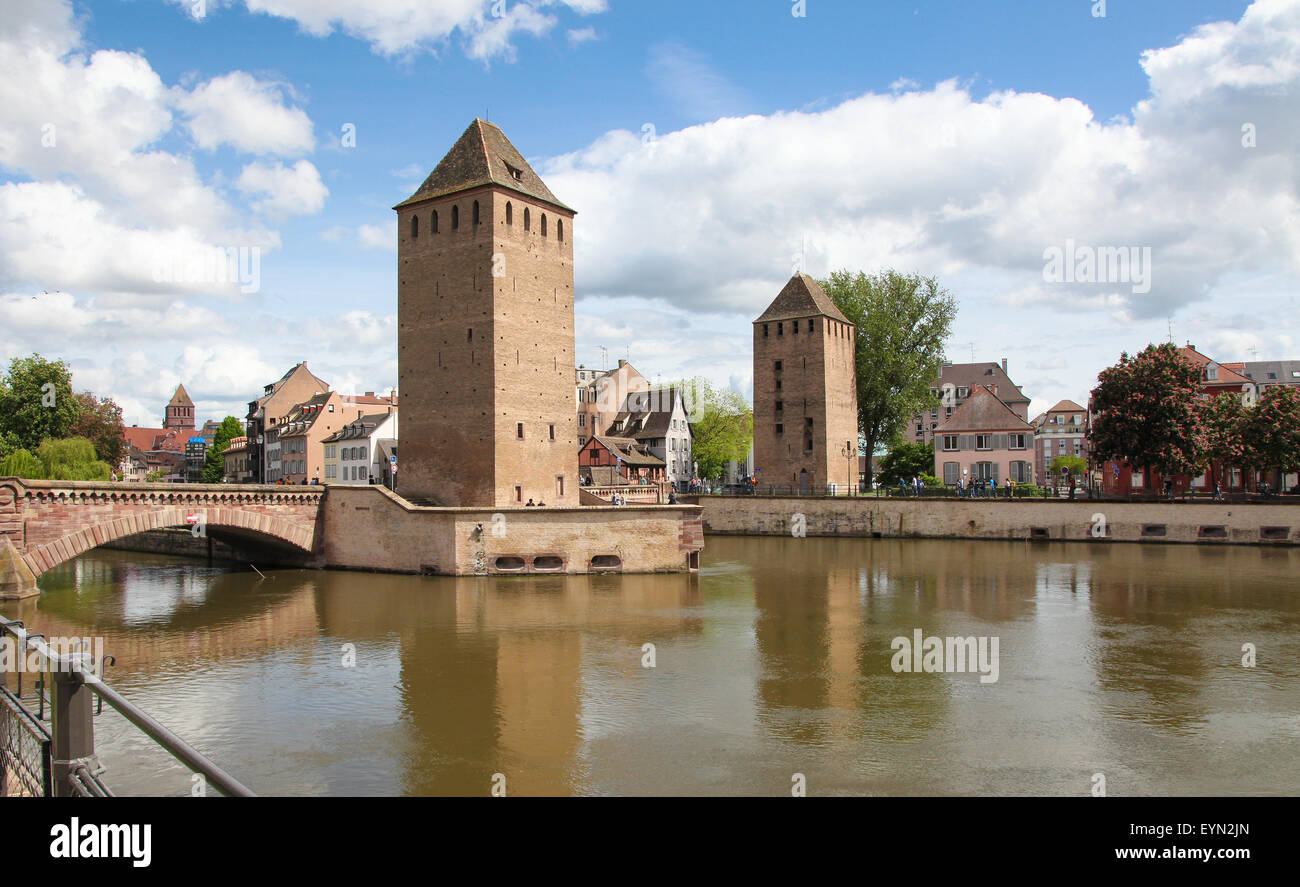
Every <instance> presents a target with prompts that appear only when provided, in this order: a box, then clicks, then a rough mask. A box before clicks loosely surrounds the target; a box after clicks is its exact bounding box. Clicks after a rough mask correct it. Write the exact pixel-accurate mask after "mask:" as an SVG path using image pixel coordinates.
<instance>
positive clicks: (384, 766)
mask: <svg viewBox="0 0 1300 887" xmlns="http://www.w3.org/2000/svg"><path fill="white" fill-rule="evenodd" d="M41 586H42V588H43V589H44V593H43V594H42V595H41V596H40V597H39V598H33V599H30V600H28V601H22V602H8V603H7V605H6V607H5V608H4V615H6V616H8V617H10V618H20V619H24V620H25V621H26V623H27V625H28V627H29V628H31V629H32V630H35V631H41V632H44V633H45V634H46V635H48V636H51V637H55V636H68V635H81V636H98V637H103V638H104V645H105V650H106V652H108V653H111V654H113V655H115V656H116V659H117V664H116V666H115V667H112V668H109V669H108V670H107V674H106V678H107V680H108V681H109V682H110V683H112V684H113V685H114V686H115V687H117V688H118V689H119V690H120V691H122V692H123V693H124V694H125V695H126V696H127V697H128V698H130V699H132V700H133V701H134V702H136V703H137V704H139V705H141V706H142V707H143V708H144V709H145V710H146V711H148V712H149V713H150V714H152V715H153V716H154V717H156V718H157V719H159V720H160V721H162V722H163V723H164V724H166V725H167V726H169V727H171V728H172V729H173V730H175V731H176V732H178V733H179V734H181V735H182V736H183V737H185V738H186V739H187V740H188V741H190V742H191V743H192V744H193V745H195V746H196V747H197V748H199V749H200V750H201V751H203V752H204V753H205V754H207V755H208V756H209V757H210V758H212V759H213V760H214V761H215V762H216V763H218V764H219V765H221V766H222V767H224V768H225V769H227V770H228V771H229V772H230V773H232V774H233V775H234V776H235V777H236V778H238V779H239V780H241V781H242V782H244V783H245V784H246V785H248V786H249V787H250V788H252V789H253V790H254V791H256V792H258V793H259V794H267V795H431V794H438V795H440V794H456V795H486V794H489V793H491V791H492V788H493V786H494V785H497V786H502V785H503V786H504V789H505V791H506V793H507V794H510V795H530V794H545V795H569V794H576V795H665V794H666V795H789V794H790V793H791V790H792V786H796V785H804V786H806V791H807V793H808V794H809V795H837V794H838V795H1087V794H1089V793H1090V791H1091V790H1092V788H1093V785H1094V782H1095V776H1096V774H1102V775H1103V776H1104V778H1105V785H1106V791H1107V793H1108V794H1109V795H1112V796H1123V795H1205V794H1209V795H1235V794H1241V795H1254V794H1285V795H1296V794H1300V631H1297V629H1298V628H1300V550H1296V549H1281V548H1278V549H1269V548H1256V547H1239V548H1238V547H1234V548H1227V547H1208V546H1206V547H1192V546H1173V545H1145V544H1144V545H1122V544H1086V543H1049V544H1029V543H1023V542H1019V543H1014V542H1007V543H1002V542H986V541H972V542H966V541H952V540H847V539H785V538H729V537H710V538H709V539H708V540H707V547H706V549H705V551H704V556H703V560H702V569H701V571H700V573H699V574H698V575H694V576H691V575H656V576H580V577H563V576H538V577H518V576H511V577H503V578H486V577H485V578H462V579H452V578H434V577H415V576H396V575H383V574H366V573H354V572H318V571H298V570H285V571H275V572H270V573H268V574H267V578H266V579H262V578H260V577H259V576H258V575H257V574H256V573H254V572H249V571H246V570H244V569H239V568H232V567H229V566H226V565H212V564H208V563H206V562H202V561H192V560H184V559H180V558H169V557H162V556H157V555H149V554H136V553H129V552H121V551H109V550H95V551H92V552H89V553H87V554H86V555H83V556H82V557H80V558H78V559H76V560H75V561H72V562H69V563H67V564H64V565H62V566H61V567H60V568H58V569H57V570H55V571H53V572H51V573H50V574H47V575H46V576H44V577H42V579H41ZM918 631H919V632H920V633H921V635H920V636H921V637H922V638H923V639H924V638H929V637H936V638H939V641H938V643H939V645H940V649H939V651H938V652H937V654H935V657H934V658H932V659H931V661H930V662H929V663H928V664H930V665H931V666H933V667H932V668H930V669H929V670H927V669H926V668H925V665H926V664H927V663H926V662H925V661H923V660H922V657H921V651H916V652H914V653H910V652H909V651H908V650H907V649H903V650H901V651H900V650H898V649H896V647H897V645H898V643H899V642H896V641H895V639H896V638H897V639H902V640H906V641H907V642H908V644H911V643H912V642H913V640H914V639H915V638H916V637H917V635H916V632H918ZM946 638H959V639H960V638H973V639H975V640H972V641H971V642H970V645H971V646H970V649H971V650H972V652H974V650H975V648H976V646H977V643H978V644H983V645H984V646H983V649H982V652H983V653H984V654H985V658H984V659H983V660H980V659H979V658H978V657H974V658H972V660H971V661H970V662H969V664H968V667H967V668H966V670H965V671H961V672H957V671H951V670H947V671H945V670H943V669H941V668H940V667H939V665H937V664H936V662H942V663H946V665H947V666H948V668H950V669H951V668H952V667H953V666H954V662H953V659H954V656H953V655H951V654H952V652H953V648H952V647H951V645H949V646H947V647H945V646H944V645H945V643H946V642H945V640H944V639H946ZM923 643H924V641H923ZM995 644H996V647H995V646H994V645H995ZM1247 644H1250V645H1253V646H1254V651H1255V665H1254V667H1246V666H1245V665H1243V661H1242V660H1243V656H1244V655H1245V654H1244V653H1243V645H1247ZM646 645H653V646H652V647H648V646H646ZM962 649H963V648H962V647H961V645H960V644H958V645H957V647H956V650H957V651H958V652H960V651H961V650H962ZM995 651H996V658H995V659H994V658H992V654H993V653H994V652H995ZM651 657H653V663H651V661H650V660H651ZM903 662H906V664H907V666H908V667H909V669H910V668H911V667H912V666H914V665H920V666H921V668H920V669H919V670H908V671H900V670H896V668H901V667H902V663H903ZM353 663H354V664H353ZM651 664H652V667H647V666H650V665H651ZM981 666H985V668H984V671H983V672H980V671H979V670H978V669H979V668H980V667H981ZM993 666H996V668H994V667H993ZM993 677H996V680H990V678H993ZM96 741H97V747H98V751H99V756H100V759H101V760H102V761H103V763H104V764H106V765H107V770H106V772H105V773H104V776H103V778H104V780H105V782H106V783H107V784H108V785H109V786H110V787H111V788H112V789H113V790H114V791H116V792H117V793H119V794H167V795H184V794H189V793H190V791H191V787H192V785H193V782H192V779H191V774H190V773H189V772H188V771H187V770H186V769H185V768H184V767H183V766H181V765H180V764H179V763H176V762H175V761H173V760H172V759H171V758H170V757H169V756H168V755H167V754H166V753H165V752H163V751H161V750H160V749H158V748H157V747H156V746H153V745H152V743H151V742H149V741H148V740H147V739H146V738H145V737H144V736H143V735H142V734H140V733H139V732H138V731H137V730H135V728H134V727H132V726H131V725H129V724H128V723H126V722H125V721H124V720H123V719H122V718H121V717H119V716H118V715H116V714H115V713H113V712H111V711H109V710H105V712H104V714H103V715H102V716H101V717H99V718H98V719H97V720H96Z"/></svg>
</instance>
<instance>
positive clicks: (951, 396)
mask: <svg viewBox="0 0 1300 887" xmlns="http://www.w3.org/2000/svg"><path fill="white" fill-rule="evenodd" d="M980 385H983V386H984V387H986V388H988V389H989V390H990V391H992V392H993V394H994V395H996V396H997V398H998V399H999V400H1001V401H1002V402H1003V403H1005V404H1006V405H1007V406H1008V407H1010V408H1011V411H1012V412H1013V413H1015V414H1016V415H1017V416H1019V417H1020V419H1021V421H1024V422H1027V421H1029V398H1028V397H1025V394H1024V392H1023V391H1022V390H1021V388H1020V386H1019V385H1016V384H1015V383H1013V382H1012V381H1011V377H1010V376H1008V375H1007V359H1006V358H1005V357H1004V358H1002V364H1001V366H999V365H998V364H996V363H945V364H944V365H943V368H942V369H941V370H940V371H939V378H937V379H935V380H934V381H933V382H931V383H930V395H931V396H932V397H933V398H934V399H935V400H937V401H939V404H938V405H937V406H934V407H931V408H930V411H929V413H918V414H917V415H915V416H913V417H912V425H911V427H910V428H909V429H908V432H910V433H908V434H907V435H906V436H907V437H909V438H910V439H911V440H912V442H913V443H930V442H931V441H933V440H934V436H935V433H936V432H937V430H938V428H939V426H940V425H942V424H943V423H944V422H947V421H948V420H949V419H950V418H952V415H953V413H955V412H956V411H957V410H958V408H959V407H961V405H962V404H964V403H965V402H966V399H967V398H968V397H970V396H971V392H973V391H974V390H975V389H976V387H977V386H980Z"/></svg>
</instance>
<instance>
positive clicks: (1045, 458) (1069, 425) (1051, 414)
mask: <svg viewBox="0 0 1300 887" xmlns="http://www.w3.org/2000/svg"><path fill="white" fill-rule="evenodd" d="M1030 424H1031V425H1033V427H1034V476H1035V477H1037V478H1040V479H1042V480H1043V481H1044V482H1046V481H1047V479H1048V478H1049V477H1055V476H1056V475H1055V474H1054V473H1053V472H1052V461H1053V460H1054V459H1056V458H1057V457H1058V456H1078V457H1079V458H1080V459H1083V460H1084V461H1085V462H1087V461H1088V411H1087V409H1086V408H1084V407H1081V406H1079V405H1078V404H1077V403H1075V402H1074V401H1072V400H1063V401H1061V402H1059V403H1058V404H1056V406H1054V407H1052V408H1051V409H1050V410H1048V411H1047V412H1045V413H1042V414H1040V415H1038V416H1035V417H1034V421H1033V422H1031V423H1030Z"/></svg>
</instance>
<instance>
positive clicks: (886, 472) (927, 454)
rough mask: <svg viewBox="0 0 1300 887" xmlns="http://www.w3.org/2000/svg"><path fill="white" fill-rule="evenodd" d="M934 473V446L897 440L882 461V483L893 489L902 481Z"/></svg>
mask: <svg viewBox="0 0 1300 887" xmlns="http://www.w3.org/2000/svg"><path fill="white" fill-rule="evenodd" d="M933 472H934V446H933V445H932V444H926V443H906V442H904V441H903V439H902V438H901V437H900V438H897V439H896V440H895V441H894V445H893V446H892V447H890V448H889V452H888V453H886V454H885V456H884V458H882V459H881V460H880V483H881V484H883V485H884V486H888V487H892V486H893V485H894V484H896V483H898V481H899V480H900V479H902V480H906V481H911V479H912V478H914V477H917V476H918V475H928V474H932V473H933Z"/></svg>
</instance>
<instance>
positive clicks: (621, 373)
mask: <svg viewBox="0 0 1300 887" xmlns="http://www.w3.org/2000/svg"><path fill="white" fill-rule="evenodd" d="M573 375H574V380H575V382H576V383H577V385H576V389H575V393H576V395H577V398H578V446H579V447H582V446H583V445H585V444H586V443H587V438H589V437H592V436H594V435H597V434H604V433H605V432H606V431H607V430H608V429H609V426H610V424H611V423H612V422H613V421H614V419H615V417H617V416H618V413H619V410H621V409H622V408H623V405H624V404H625V403H626V402H627V399H628V397H629V396H630V395H632V394H637V393H640V392H643V391H649V390H650V382H649V380H648V379H646V377H645V376H643V375H641V374H640V373H639V372H637V370H636V368H635V367H633V366H632V364H630V363H628V362H627V361H626V360H620V361H619V362H618V367H617V368H616V369H612V370H589V369H587V368H586V366H579V367H578V368H577V369H576V370H574V371H573Z"/></svg>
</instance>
